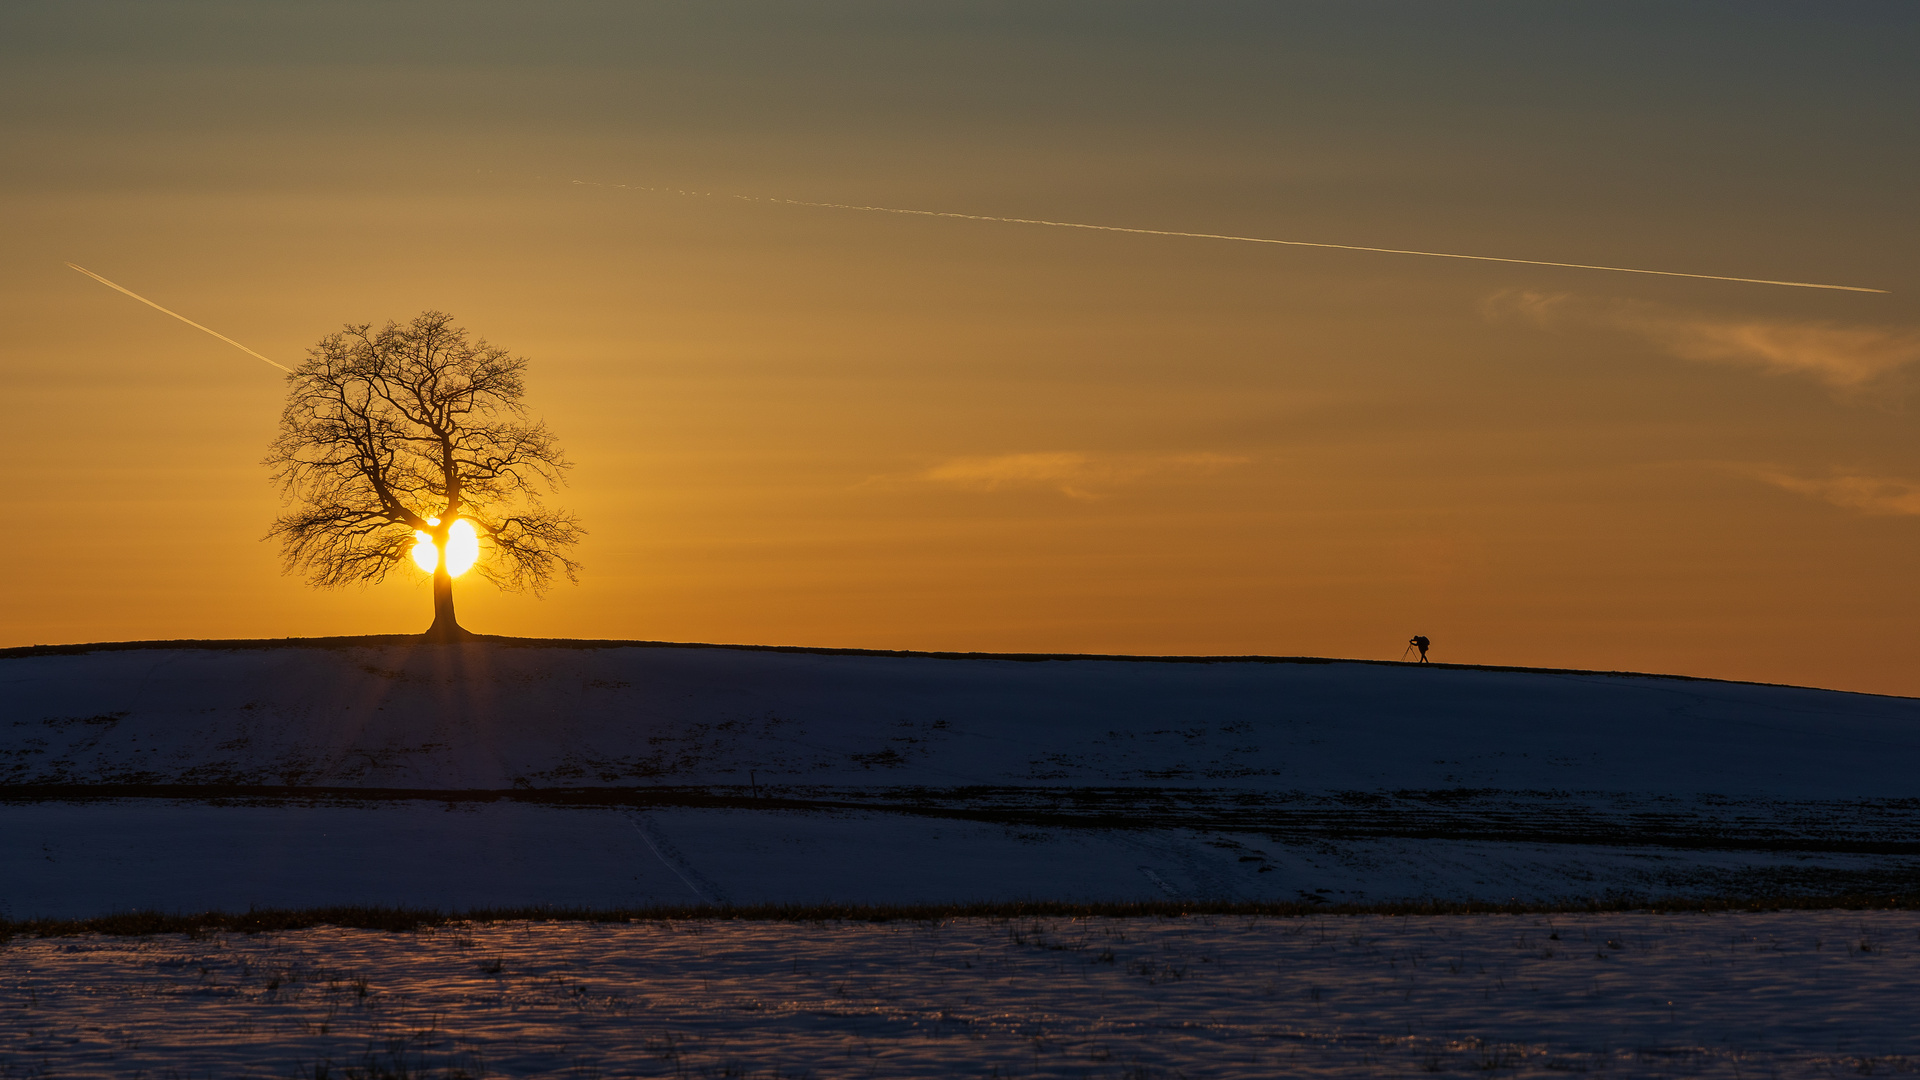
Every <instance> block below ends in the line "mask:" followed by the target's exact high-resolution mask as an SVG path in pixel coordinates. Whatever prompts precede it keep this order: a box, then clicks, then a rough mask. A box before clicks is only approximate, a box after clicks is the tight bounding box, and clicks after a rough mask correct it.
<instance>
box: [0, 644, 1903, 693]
mask: <svg viewBox="0 0 1920 1080" xmlns="http://www.w3.org/2000/svg"><path fill="white" fill-rule="evenodd" d="M432 644H435V643H433V642H427V641H422V640H421V638H420V636H419V635H418V634H360V635H351V636H336V637H310V638H297V637H288V638H170V639H155V640H151V641H96V642H79V643H72V644H58V645H15V646H12V647H10V648H4V649H0V660H7V659H12V658H15V657H28V656H81V655H85V654H87V653H94V652H119V651H125V650H134V649H349V648H390V647H393V646H400V645H421V646H426V645H432ZM468 644H480V645H494V646H499V647H502V648H509V649H730V650H735V651H739V652H766V653H795V654H802V655H812V656H892V657H902V658H907V657H911V658H916V659H925V660H1010V661H1015V662H1020V663H1039V662H1042V661H1063V660H1097V661H1105V662H1115V663H1142V664H1368V665H1374V666H1378V667H1392V668H1401V667H1427V668H1437V669H1442V670H1449V671H1497V672H1512V673H1515V674H1524V675H1588V676H1600V677H1604V678H1620V679H1672V680H1675V681H1678V682H1707V683H1727V684H1730V685H1734V686H1768V687H1778V688H1781V689H1788V690H1820V691H1823V692H1826V693H1830V694H1859V695H1861V696H1863V697H1883V698H1900V699H1902V700H1920V696H1916V695H1908V694H1876V693H1873V692H1871V691H1866V690H1840V689H1834V688H1831V687H1824V686H1806V685H1803V684H1800V683H1777V682H1763V681H1761V680H1758V679H1724V678H1719V677H1716V676H1712V675H1675V674H1669V673H1666V672H1657V671H1619V670H1607V669H1601V668H1560V667H1527V666H1525V665H1521V664H1458V663H1446V662H1443V661H1439V660H1435V661H1430V662H1428V663H1426V664H1416V663H1414V662H1412V661H1407V660H1368V659H1361V658H1356V657H1341V656H1265V655H1261V654H1256V653H1249V654H1243V655H1191V654H1171V655H1166V654H1160V655H1155V654H1134V653H1023V652H960V651H955V650H920V649H862V648H854V647H850V646H831V645H752V644H744V643H739V642H715V641H645V640H627V639H621V638H523V637H509V636H506V635H501V634H475V635H474V636H473V638H472V640H471V641H470V642H468Z"/></svg>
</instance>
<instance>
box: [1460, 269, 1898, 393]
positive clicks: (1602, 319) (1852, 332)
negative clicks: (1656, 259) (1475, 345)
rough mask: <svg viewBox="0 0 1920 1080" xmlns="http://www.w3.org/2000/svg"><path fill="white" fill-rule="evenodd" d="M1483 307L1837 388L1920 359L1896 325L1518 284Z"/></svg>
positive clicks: (1493, 315)
mask: <svg viewBox="0 0 1920 1080" xmlns="http://www.w3.org/2000/svg"><path fill="white" fill-rule="evenodd" d="M1481 310H1482V311H1483V313H1485V314H1486V316H1487V317H1488V318H1490V319H1494V320H1496V321H1505V320H1518V321H1523V322H1530V323H1532V324H1534V325H1536V326H1539V327H1541V328H1543V329H1567V328H1575V327H1597V328H1600V329H1605V330H1612V331H1617V332H1620V333H1625V334H1631V335H1633V336H1635V337H1638V338H1641V339H1642V340H1644V341H1647V342H1649V343H1651V344H1652V345H1654V346H1655V347H1656V348H1658V349H1660V350H1661V351H1663V352H1665V353H1667V354H1668V355H1670V356H1675V357H1678V358H1680V359H1682V360H1693V361H1698V362H1702V363H1719V364H1733V365H1738V366H1744V367H1751V368H1758V369H1760V370H1761V371H1764V372H1766V373H1768V374H1772V375H1803V376H1807V377H1810V378H1814V379H1818V380H1819V381H1820V382H1823V383H1825V384H1826V385H1828V386H1830V387H1832V388H1834V389H1836V390H1858V389H1861V388H1864V387H1866V386H1868V385H1870V384H1874V383H1877V382H1881V381H1883V380H1885V379H1886V378H1887V377H1888V376H1890V375H1892V374H1893V373H1894V372H1897V371H1898V370H1899V369H1901V368H1903V367H1905V366H1907V365H1908V364H1911V363H1913V362H1914V361H1916V360H1920V331H1915V330H1911V329H1904V328H1899V327H1884V326H1846V325H1841V324H1837V323H1831V322H1793V321H1787V320H1775V319H1732V318H1727V317H1724V316H1714V315H1706V314H1701V313H1697V312H1689V311H1683V310H1680V309H1678V308H1670V307H1667V306H1665V305H1661V304H1651V303H1647V302H1645V301H1638V300H1606V299H1595V298H1589V297H1580V296H1575V295H1572V294H1570V293H1539V292H1529V291H1525V290H1518V289H1515V290H1508V291H1506V292H1500V293H1496V294H1494V295H1493V296H1490V297H1488V298H1487V299H1486V300H1485V301H1484V302H1483V303H1482V305H1481Z"/></svg>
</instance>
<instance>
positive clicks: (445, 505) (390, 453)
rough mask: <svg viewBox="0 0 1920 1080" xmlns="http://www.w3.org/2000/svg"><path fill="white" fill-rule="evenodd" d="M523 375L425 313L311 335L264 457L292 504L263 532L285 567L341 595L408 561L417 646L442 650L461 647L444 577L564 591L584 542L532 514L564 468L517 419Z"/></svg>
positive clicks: (557, 515)
mask: <svg viewBox="0 0 1920 1080" xmlns="http://www.w3.org/2000/svg"><path fill="white" fill-rule="evenodd" d="M526 366H527V361H526V360H525V359H523V358H521V357H516V356H512V355H510V354H508V353H507V352H506V350H504V349H499V348H495V347H493V346H490V345H488V344H487V343H486V342H484V341H472V340H469V339H468V338H467V334H466V331H465V330H462V329H460V328H459V327H456V326H454V325H453V320H452V319H451V318H450V317H449V316H447V315H444V314H442V313H440V312H433V311H430V312H426V313H425V314H422V315H421V316H419V317H418V318H416V319H414V320H413V321H412V322H411V323H409V324H407V325H405V326H402V325H399V324H397V323H388V324H387V325H386V327H385V328H384V329H381V330H379V331H377V332H375V331H373V330H372V328H371V327H370V326H365V325H361V326H349V327H347V329H346V330H345V331H343V332H342V333H338V334H333V335H330V336H328V337H327V338H325V339H323V340H322V341H321V342H320V344H319V345H317V346H315V347H314V348H313V350H312V351H311V352H310V354H309V356H308V359H307V361H306V363H304V364H302V365H300V367H299V368H298V369H297V370H295V371H293V372H292V373H291V374H289V375H288V376H287V379H288V383H289V393H288V398H287V406H286V409H285V410H284V411H283V412H282V414H281V422H280V428H281V430H280V437H279V438H277V439H276V440H274V443H273V447H272V450H271V452H270V453H269V454H268V457H267V464H268V465H270V466H273V467H274V469H275V477H276V478H277V479H278V480H279V481H280V483H281V485H282V486H283V488H284V489H285V491H286V493H287V496H288V499H289V501H292V502H296V503H297V504H298V505H297V506H296V507H295V508H294V509H293V510H292V511H290V512H289V513H286V514H283V515H281V517H280V518H279V520H277V521H275V522H274V525H273V529H272V530H271V531H270V532H269V533H268V536H269V537H272V538H275V539H278V540H279V541H280V545H281V550H282V552H283V553H284V554H285V556H286V560H287V568H288V569H289V570H305V571H307V573H308V577H309V579H310V580H311V581H312V582H313V583H314V584H316V585H322V586H329V585H343V584H346V583H347V582H349V581H380V580H382V579H384V578H385V577H386V575H387V573H388V572H389V571H390V570H391V569H393V568H394V567H395V566H397V565H400V564H401V563H403V562H406V561H407V560H409V559H411V560H412V562H413V564H414V565H415V566H417V567H419V568H420V569H421V570H422V571H424V572H426V573H428V574H431V575H432V576H433V610H434V616H433V625H432V627H430V628H429V629H428V631H427V636H428V637H429V638H430V639H433V640H442V641H446V640H455V639H458V638H462V637H465V636H468V635H467V633H466V631H464V630H462V629H461V628H460V625H459V623H458V621H456V620H455V618H454V613H453V579H454V578H455V577H457V576H460V575H462V574H465V573H466V572H467V571H468V570H474V569H477V570H478V571H479V574H480V576H481V577H484V578H486V579H487V580H488V581H491V582H492V583H494V584H495V585H497V586H499V587H501V588H505V589H521V588H532V589H534V590H535V591H538V590H539V589H540V588H541V587H543V586H545V585H546V584H548V583H549V582H550V581H551V580H552V579H553V577H554V576H555V575H557V574H564V575H566V577H567V578H569V579H572V578H573V577H574V576H575V573H576V572H577V571H578V570H579V564H578V563H576V562H574V561H573V560H572V559H571V558H569V557H568V555H567V551H568V549H570V548H571V547H572V546H573V544H575V543H576V542H578V540H579V539H580V537H581V536H582V535H583V534H584V533H585V530H584V529H582V528H581V527H580V523H579V522H578V521H577V520H575V518H574V517H573V515H572V514H569V513H567V512H566V511H564V510H553V509H549V508H547V507H546V506H545V505H544V504H543V503H542V502H541V499H540V496H541V494H542V492H544V491H552V490H554V489H556V488H557V487H558V486H559V485H560V483H561V480H562V477H563V476H564V474H565V472H566V470H567V469H568V468H570V467H571V466H570V463H569V462H568V461H567V460H566V458H565V456H564V455H563V454H562V453H561V451H560V447H559V445H558V442H557V441H556V440H555V438H554V436H553V433H552V432H550V431H548V430H547V428H546V425H544V424H542V423H539V422H538V421H533V420H529V419H527V418H526V408H525V406H524V405H522V404H521V398H522V397H523V396H524V395H525V393H526V387H525V380H524V375H525V372H526ZM482 540H484V541H485V543H486V548H487V558H486V559H485V560H481V559H480V549H481V542H482Z"/></svg>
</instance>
